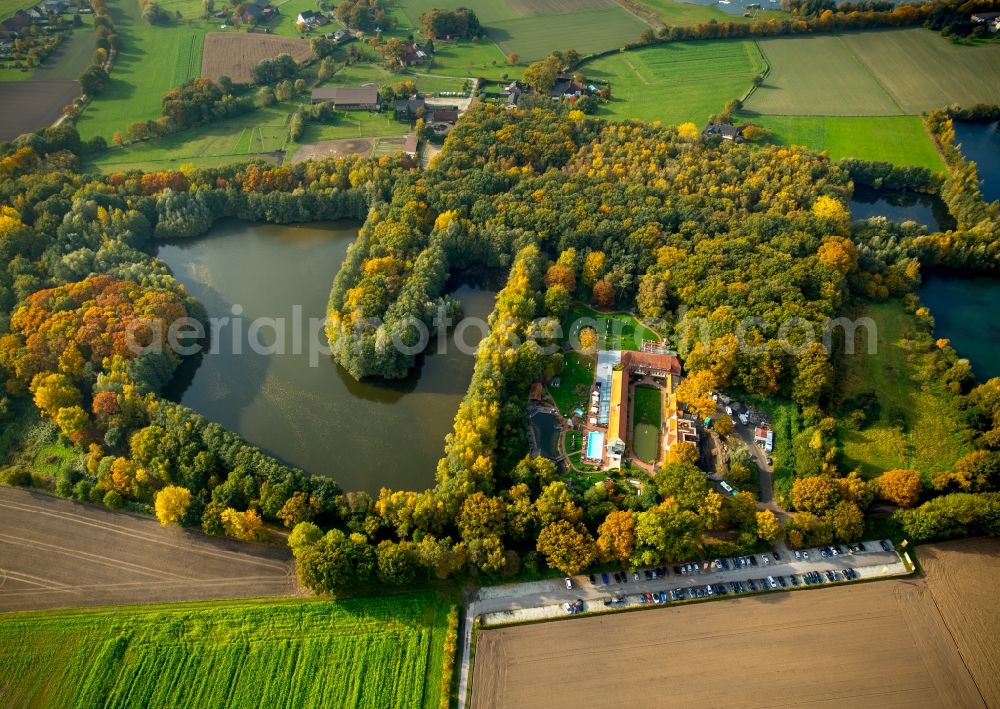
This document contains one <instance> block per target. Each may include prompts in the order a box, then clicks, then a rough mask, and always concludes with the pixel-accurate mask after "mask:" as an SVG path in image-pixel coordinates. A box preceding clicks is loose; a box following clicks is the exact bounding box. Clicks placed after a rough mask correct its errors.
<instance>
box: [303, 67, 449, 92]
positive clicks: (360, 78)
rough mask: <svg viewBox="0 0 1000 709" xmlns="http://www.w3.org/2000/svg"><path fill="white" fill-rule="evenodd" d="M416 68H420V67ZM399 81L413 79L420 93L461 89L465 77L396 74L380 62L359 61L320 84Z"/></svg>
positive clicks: (347, 84)
mask: <svg viewBox="0 0 1000 709" xmlns="http://www.w3.org/2000/svg"><path fill="white" fill-rule="evenodd" d="M417 68H418V69H420V68H421V67H417ZM435 71H436V70H435ZM439 73H440V72H439ZM401 81H413V82H414V83H415V84H416V85H417V90H418V91H420V92H421V93H437V92H439V91H461V90H462V88H463V86H464V85H465V79H461V78H457V77H453V76H436V75H428V74H424V73H423V72H421V73H419V74H410V73H406V74H396V73H393V72H391V71H389V70H388V69H386V68H385V67H383V66H382V65H381V64H375V63H370V62H361V63H358V64H349V65H344V66H342V67H340V68H339V69H338V70H337V72H336V73H335V74H334V75H333V76H332V77H330V79H329V80H328V81H325V82H324V83H323V84H322V86H359V85H361V84H367V83H374V84H378V85H379V86H393V85H395V84H398V83H400V82H401Z"/></svg>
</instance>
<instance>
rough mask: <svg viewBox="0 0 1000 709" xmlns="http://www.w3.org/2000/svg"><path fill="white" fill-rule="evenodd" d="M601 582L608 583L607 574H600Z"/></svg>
mask: <svg viewBox="0 0 1000 709" xmlns="http://www.w3.org/2000/svg"><path fill="white" fill-rule="evenodd" d="M601 581H603V582H604V583H607V582H608V574H607V572H605V573H602V574H601Z"/></svg>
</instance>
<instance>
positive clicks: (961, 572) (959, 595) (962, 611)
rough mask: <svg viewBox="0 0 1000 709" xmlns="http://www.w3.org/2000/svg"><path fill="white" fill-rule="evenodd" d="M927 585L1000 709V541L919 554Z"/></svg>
mask: <svg viewBox="0 0 1000 709" xmlns="http://www.w3.org/2000/svg"><path fill="white" fill-rule="evenodd" d="M917 555H918V556H919V558H920V563H921V565H922V566H923V568H924V572H925V573H926V574H927V586H928V587H929V588H930V590H931V593H932V595H933V596H934V602H935V603H936V604H937V609H938V611H940V613H941V616H942V617H943V618H944V622H945V623H946V624H947V625H948V628H949V629H950V630H951V634H952V636H953V637H954V639H955V644H956V645H958V651H959V652H960V653H961V654H962V659H963V660H965V664H966V666H967V667H968V668H969V671H970V672H971V673H972V677H973V679H975V681H976V684H977V685H978V686H979V692H980V693H981V694H982V695H983V699H985V700H986V703H987V705H988V706H993V707H996V706H1000V652H998V651H997V650H996V647H997V645H996V638H997V636H998V635H1000V616H998V615H997V610H996V588H997V585H998V584H1000V539H962V540H960V541H957V542H947V543H944V544H933V545H929V546H922V547H920V548H919V549H918V550H917Z"/></svg>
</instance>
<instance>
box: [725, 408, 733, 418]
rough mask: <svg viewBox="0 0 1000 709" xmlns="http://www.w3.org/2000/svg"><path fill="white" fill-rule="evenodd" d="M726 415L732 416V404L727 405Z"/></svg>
mask: <svg viewBox="0 0 1000 709" xmlns="http://www.w3.org/2000/svg"><path fill="white" fill-rule="evenodd" d="M726 415H727V416H732V415H733V407H732V406H727V407H726Z"/></svg>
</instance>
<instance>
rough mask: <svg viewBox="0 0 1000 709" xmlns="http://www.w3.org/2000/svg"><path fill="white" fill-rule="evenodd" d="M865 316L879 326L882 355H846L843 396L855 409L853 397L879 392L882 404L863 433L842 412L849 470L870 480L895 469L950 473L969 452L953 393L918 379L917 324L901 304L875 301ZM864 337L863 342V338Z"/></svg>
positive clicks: (859, 352)
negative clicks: (963, 437)
mask: <svg viewBox="0 0 1000 709" xmlns="http://www.w3.org/2000/svg"><path fill="white" fill-rule="evenodd" d="M865 315H866V316H867V317H870V318H872V319H873V320H874V321H875V323H876V325H877V327H878V335H877V338H878V351H877V353H876V354H867V348H866V347H864V346H863V345H862V346H860V347H859V348H857V349H856V352H857V354H855V355H847V356H845V363H844V372H843V376H842V377H841V378H840V381H841V385H842V389H841V392H840V394H841V395H842V397H843V399H844V400H845V401H847V402H848V404H847V406H846V407H845V408H846V409H851V408H852V407H851V405H850V402H851V400H852V399H856V397H858V396H860V395H862V394H864V393H865V392H874V394H875V395H876V397H877V398H878V401H879V407H878V413H877V415H876V417H875V420H872V421H869V422H866V423H865V424H863V425H862V426H861V427H860V429H859V428H857V427H854V426H852V425H850V424H849V423H848V422H847V420H846V416H847V415H848V414H850V413H851V411H850V410H845V411H843V412H842V413H843V415H844V416H843V417H842V423H841V426H840V439H841V445H842V449H843V454H842V463H843V467H844V469H845V470H853V469H854V468H860V469H861V472H862V474H863V475H865V476H868V477H871V476H874V475H878V474H880V473H882V472H884V471H886V470H890V469H893V468H913V469H915V470H919V471H920V472H921V473H922V474H923V475H924V476H925V479H927V478H929V476H930V474H932V473H936V472H940V471H945V470H950V469H951V467H952V465H953V464H954V463H955V460H957V459H958V458H959V457H960V456H961V455H962V454H963V453H964V452H965V451H966V448H967V445H966V444H965V443H964V442H963V439H962V432H961V430H960V429H959V426H958V424H957V423H956V422H955V417H954V415H953V412H954V410H955V407H954V403H953V401H952V395H951V394H948V393H947V392H945V391H943V390H942V389H941V388H940V387H939V386H937V384H936V383H935V384H934V385H931V386H923V387H921V386H920V385H919V384H917V383H916V382H915V380H914V373H915V367H916V366H917V362H919V359H920V358H921V357H922V355H920V354H918V353H916V352H914V348H913V346H912V338H913V337H914V333H915V332H916V324H915V322H914V318H913V316H912V315H910V314H909V313H907V312H906V310H905V308H904V307H903V305H902V303H900V302H898V301H891V302H888V303H874V304H871V305H869V306H868V307H867V309H866V312H865ZM862 339H863V338H862Z"/></svg>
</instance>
